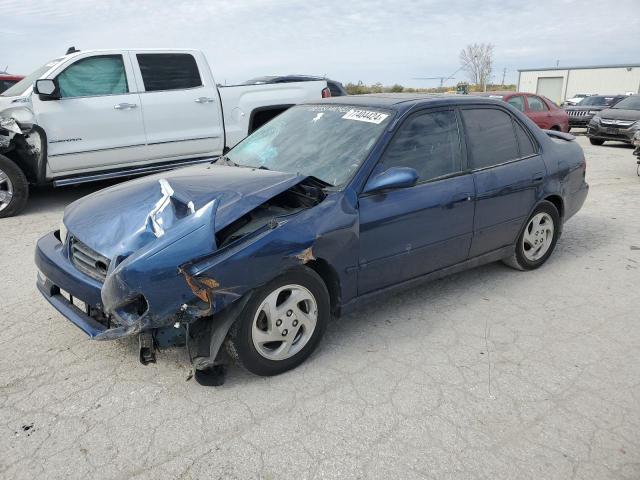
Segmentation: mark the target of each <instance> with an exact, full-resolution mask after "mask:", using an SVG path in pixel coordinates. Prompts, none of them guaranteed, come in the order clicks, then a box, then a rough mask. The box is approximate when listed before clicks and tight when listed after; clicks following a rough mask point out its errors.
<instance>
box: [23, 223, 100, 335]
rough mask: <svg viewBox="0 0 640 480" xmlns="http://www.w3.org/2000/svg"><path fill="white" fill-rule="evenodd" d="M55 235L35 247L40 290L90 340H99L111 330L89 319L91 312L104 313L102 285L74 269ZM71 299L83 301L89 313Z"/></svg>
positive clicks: (45, 238)
mask: <svg viewBox="0 0 640 480" xmlns="http://www.w3.org/2000/svg"><path fill="white" fill-rule="evenodd" d="M56 233H57V232H52V233H49V234H48V235H46V236H44V237H42V238H41V239H40V240H38V243H37V246H36V255H35V261H36V265H37V267H38V279H37V287H38V290H39V291H40V293H42V295H43V296H44V298H45V299H46V300H47V301H48V302H49V303H50V304H51V305H52V306H53V307H54V308H55V309H56V310H58V311H59V312H60V313H61V314H62V315H64V316H65V317H66V318H67V319H68V320H69V321H71V323H73V324H74V325H76V326H77V327H78V328H80V330H82V331H83V332H84V333H86V334H87V335H88V336H89V337H91V338H100V336H101V335H102V334H104V332H105V331H107V330H108V326H107V324H103V323H101V322H99V321H98V320H97V319H96V318H94V317H92V316H91V315H89V312H90V311H91V309H94V310H95V311H101V308H102V305H101V298H100V288H101V284H100V282H98V281H97V280H94V279H93V278H91V277H89V276H87V275H85V274H84V273H82V272H80V271H79V270H77V269H76V268H75V266H74V265H73V264H72V263H71V261H70V260H69V258H67V256H66V255H65V253H64V245H63V244H62V242H61V241H60V239H59V238H58V237H57V236H56ZM63 292H65V293H66V294H68V295H69V298H67V297H66V296H65V295H63ZM71 298H76V299H78V300H80V301H82V302H83V303H84V304H85V305H86V306H87V310H88V311H83V310H82V309H81V308H80V307H79V306H77V305H75V304H74V303H73V301H72V300H71Z"/></svg>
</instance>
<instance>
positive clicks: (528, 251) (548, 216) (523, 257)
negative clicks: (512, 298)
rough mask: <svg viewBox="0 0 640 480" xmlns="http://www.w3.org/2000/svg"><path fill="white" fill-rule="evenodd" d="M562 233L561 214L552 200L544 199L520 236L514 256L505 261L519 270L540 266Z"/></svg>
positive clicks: (549, 254)
mask: <svg viewBox="0 0 640 480" xmlns="http://www.w3.org/2000/svg"><path fill="white" fill-rule="evenodd" d="M559 233H560V215H559V214H558V209H557V208H556V207H555V205H554V204H553V203H551V202H547V201H544V202H542V203H540V205H538V207H537V208H536V209H535V210H534V212H533V213H532V214H531V217H529V219H528V220H527V223H526V224H525V227H524V230H522V233H520V236H519V237H518V242H517V243H516V250H515V252H514V254H513V256H511V257H509V258H506V259H505V260H504V263H506V264H507V265H509V266H510V267H513V268H515V269H517V270H533V269H536V268H538V267H540V266H541V265H542V264H543V263H544V262H546V261H547V259H548V258H549V257H550V256H551V253H553V249H554V248H555V246H556V242H557V241H558V235H559Z"/></svg>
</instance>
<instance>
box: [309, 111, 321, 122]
mask: <svg viewBox="0 0 640 480" xmlns="http://www.w3.org/2000/svg"><path fill="white" fill-rule="evenodd" d="M323 115H324V112H320V113H318V114H317V115H316V116H315V117H313V118H312V119H311V121H312V122H313V123H316V122H317V121H318V120H320V119H321V118H322V116H323Z"/></svg>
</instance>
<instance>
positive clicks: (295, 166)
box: [226, 105, 392, 186]
mask: <svg viewBox="0 0 640 480" xmlns="http://www.w3.org/2000/svg"><path fill="white" fill-rule="evenodd" d="M391 117H392V112H390V111H388V110H381V109H377V108H370V107H354V106H346V105H299V106H296V107H292V108H290V109H289V110H287V111H286V112H284V113H282V114H281V115H279V116H278V117H276V118H275V119H274V120H272V121H271V122H269V123H268V124H266V125H265V126H263V127H262V128H260V130H258V131H256V132H255V133H253V134H251V135H250V136H248V137H247V138H246V139H244V140H243V141H242V142H240V143H239V144H238V145H237V146H236V147H234V148H233V149H232V150H231V151H230V152H229V153H228V154H227V155H226V158H228V159H229V160H230V161H231V162H233V163H235V164H237V165H240V166H247V167H257V168H260V167H262V168H267V169H269V170H277V171H280V172H288V173H301V174H303V175H309V176H314V177H317V178H319V179H320V180H322V181H324V182H326V183H328V184H330V185H333V186H340V185H343V184H344V183H346V182H347V181H348V180H349V178H351V176H352V175H353V174H354V173H355V171H356V170H357V169H358V167H359V166H360V164H361V163H362V162H363V161H364V159H365V158H366V157H367V155H368V154H369V152H370V151H371V148H372V147H373V145H374V144H375V143H376V141H377V139H378V137H379V136H380V134H381V133H382V132H383V131H384V128H385V126H386V125H387V124H388V123H389V121H390V119H391Z"/></svg>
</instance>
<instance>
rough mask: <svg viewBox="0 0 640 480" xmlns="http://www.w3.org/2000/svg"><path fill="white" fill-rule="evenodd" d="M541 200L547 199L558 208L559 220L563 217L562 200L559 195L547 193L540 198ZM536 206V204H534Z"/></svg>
mask: <svg viewBox="0 0 640 480" xmlns="http://www.w3.org/2000/svg"><path fill="white" fill-rule="evenodd" d="M542 200H543V201H545V200H546V201H547V202H550V203H552V204H553V206H554V207H556V209H557V210H558V215H560V220H563V219H564V200H563V199H562V197H561V196H560V195H557V194H553V195H548V196H546V197H545V198H543V199H542ZM536 207H537V205H536Z"/></svg>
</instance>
